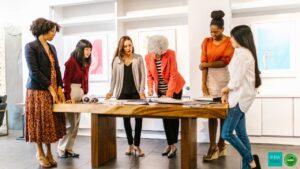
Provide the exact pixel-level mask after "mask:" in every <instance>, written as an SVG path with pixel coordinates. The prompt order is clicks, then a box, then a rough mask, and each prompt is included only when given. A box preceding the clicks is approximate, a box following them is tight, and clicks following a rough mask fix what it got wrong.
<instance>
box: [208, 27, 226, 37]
mask: <svg viewBox="0 0 300 169" xmlns="http://www.w3.org/2000/svg"><path fill="white" fill-rule="evenodd" d="M223 32H224V28H219V27H218V26H217V25H211V26H210V35H211V37H212V38H213V39H214V40H217V41H219V40H221V39H222V37H223Z"/></svg>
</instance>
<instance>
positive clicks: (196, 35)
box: [188, 0, 231, 97]
mask: <svg viewBox="0 0 300 169" xmlns="http://www.w3.org/2000/svg"><path fill="white" fill-rule="evenodd" d="M188 8H189V9H188V10H189V14H188V19H189V20H188V26H189V44H190V77H191V78H190V79H191V81H190V84H191V95H192V97H199V96H201V95H202V91H201V71H200V70H199V68H198V66H199V64H200V55H201V43H202V41H203V39H204V38H205V37H208V36H210V33H209V26H210V21H211V17H210V13H211V11H213V10H223V11H224V12H225V18H224V21H225V34H226V35H228V33H229V32H230V22H231V3H230V0H210V1H206V0H189V1H188Z"/></svg>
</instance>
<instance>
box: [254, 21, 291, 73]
mask: <svg viewBox="0 0 300 169" xmlns="http://www.w3.org/2000/svg"><path fill="white" fill-rule="evenodd" d="M251 27H252V29H253V32H254V37H255V42H256V48H257V57H258V65H259V69H260V70H261V71H262V73H263V74H264V72H265V73H272V72H273V74H274V73H278V72H280V71H288V70H291V69H292V67H293V62H294V59H293V58H294V57H293V36H294V35H295V23H293V22H291V21H283V22H265V23H255V24H252V25H251ZM274 75H275V74H274ZM275 76H276V75H275Z"/></svg>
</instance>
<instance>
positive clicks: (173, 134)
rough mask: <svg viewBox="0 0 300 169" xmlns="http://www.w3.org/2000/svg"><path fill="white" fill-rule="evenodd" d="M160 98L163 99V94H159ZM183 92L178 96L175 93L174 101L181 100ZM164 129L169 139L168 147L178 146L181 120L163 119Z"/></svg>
mask: <svg viewBox="0 0 300 169" xmlns="http://www.w3.org/2000/svg"><path fill="white" fill-rule="evenodd" d="M157 95H158V97H161V96H162V94H161V93H160V92H158V94H157ZM181 97H182V91H180V92H179V93H178V94H177V93H174V94H173V98H174V99H181ZM163 124H164V129H165V133H166V137H167V142H168V145H172V144H176V143H177V142H178V133H179V119H163Z"/></svg>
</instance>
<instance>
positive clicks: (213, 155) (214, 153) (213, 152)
mask: <svg viewBox="0 0 300 169" xmlns="http://www.w3.org/2000/svg"><path fill="white" fill-rule="evenodd" d="M218 158H219V148H218V147H215V148H214V149H209V150H208V153H207V154H206V155H204V156H203V161H212V160H216V159H218Z"/></svg>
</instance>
